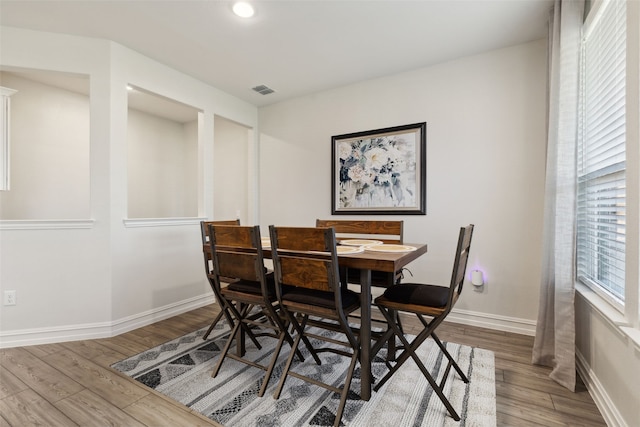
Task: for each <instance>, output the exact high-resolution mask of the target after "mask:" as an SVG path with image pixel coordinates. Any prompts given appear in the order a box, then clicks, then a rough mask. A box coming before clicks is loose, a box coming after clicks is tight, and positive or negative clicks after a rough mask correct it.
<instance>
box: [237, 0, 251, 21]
mask: <svg viewBox="0 0 640 427" xmlns="http://www.w3.org/2000/svg"><path fill="white" fill-rule="evenodd" d="M233 13H235V14H236V15H238V16H239V17H241V18H251V17H252V16H253V14H254V13H255V10H253V6H251V5H250V4H249V3H247V2H246V1H237V2H235V3H234V4H233Z"/></svg>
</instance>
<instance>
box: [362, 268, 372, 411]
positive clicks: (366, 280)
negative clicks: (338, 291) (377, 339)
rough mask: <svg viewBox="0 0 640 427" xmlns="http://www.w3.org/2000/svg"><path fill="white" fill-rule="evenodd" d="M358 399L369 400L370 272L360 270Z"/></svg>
mask: <svg viewBox="0 0 640 427" xmlns="http://www.w3.org/2000/svg"><path fill="white" fill-rule="evenodd" d="M360 397H361V398H362V400H369V399H370V398H371V270H360Z"/></svg>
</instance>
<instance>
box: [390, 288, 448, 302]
mask: <svg viewBox="0 0 640 427" xmlns="http://www.w3.org/2000/svg"><path fill="white" fill-rule="evenodd" d="M383 295H384V297H385V298H386V299H387V300H389V301H393V302H398V303H402V304H415V305H424V306H427V307H444V306H445V305H447V303H448V302H449V287H447V286H437V285H425V284H422V283H401V284H399V285H396V286H392V287H390V288H387V289H386V290H385V291H384V294H383Z"/></svg>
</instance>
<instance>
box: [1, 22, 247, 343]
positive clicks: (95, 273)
mask: <svg viewBox="0 0 640 427" xmlns="http://www.w3.org/2000/svg"><path fill="white" fill-rule="evenodd" d="M0 65H3V66H6V67H14V68H25V69H37V70H51V71H60V72H68V73H76V74H83V75H88V76H89V79H90V98H89V105H90V129H91V131H90V133H91V135H90V158H89V161H90V209H89V211H88V212H87V214H86V217H85V218H76V219H75V220H74V221H63V220H57V219H55V218H54V219H52V218H43V219H41V220H38V221H20V220H12V221H0V292H1V291H3V290H7V289H13V290H16V291H17V302H18V303H17V305H15V306H9V307H7V306H0V347H3V346H15V345H28V344H37V343H46V342H58V341H65V340H74V339H84V338H96V337H100V336H111V335H113V334H116V333H119V332H122V331H125V330H129V329H132V328H135V327H137V326H140V325H143V324H148V323H151V322H153V321H157V320H159V319H162V318H164V317H167V316H170V315H173V314H176V313H179V312H182V311H184V310H188V309H191V308H193V307H196V306H200V305H203V304H206V303H208V302H210V301H211V300H212V299H211V292H210V289H209V287H208V285H207V283H206V280H205V278H204V272H203V270H202V258H201V257H202V251H201V243H200V231H199V219H200V218H212V216H213V205H214V198H215V195H214V189H213V169H214V167H213V162H211V159H212V158H213V156H214V153H213V147H214V143H215V141H214V135H213V121H214V116H216V115H219V116H223V117H227V118H229V119H230V120H233V121H235V122H237V123H242V124H244V125H245V126H247V127H250V128H256V127H257V109H256V107H254V106H252V105H250V104H247V103H246V102H244V101H241V100H238V99H237V98H234V97H232V96H230V95H228V94H226V93H224V92H221V91H219V90H217V89H215V88H213V87H211V86H208V85H205V84H203V83H202V82H199V81H197V80H195V79H193V78H192V77H189V76H186V75H184V74H181V73H179V72H177V71H175V70H173V69H171V68H169V67H166V66H164V65H162V64H159V63H157V62H155V61H153V60H151V59H149V58H146V57H144V56H141V55H139V54H138V53H136V52H134V51H131V50H129V49H127V48H124V47H122V46H120V45H117V44H115V43H112V42H108V41H103V40H95V39H88V38H82V37H74V36H66V35H60V34H51V33H42V32H37V31H30V30H22V29H16V28H9V27H0ZM127 84H133V85H135V86H137V87H139V88H142V89H145V90H147V91H149V92H153V93H156V94H158V95H160V96H164V97H166V98H170V99H174V100H176V101H178V102H180V103H183V104H186V105H190V106H193V107H194V108H195V109H197V110H199V111H202V113H199V114H198V115H199V120H198V124H197V128H198V152H197V155H198V157H197V158H198V160H197V164H198V166H197V168H193V169H194V170H193V171H191V173H192V174H194V176H197V185H196V187H197V188H195V189H193V190H192V191H196V193H197V200H198V205H197V214H196V215H197V216H195V217H193V218H191V219H188V220H184V219H182V220H180V221H170V220H167V221H164V222H153V221H151V222H149V221H144V220H141V221H132V220H129V219H128V216H127V215H128V213H127V206H128V196H127V194H128V181H127V178H128V177H127V163H128V160H127V157H128V153H127V110H128V108H127V90H126V87H127ZM194 126H195V125H194ZM188 132H193V129H191V130H188ZM236 191H241V192H242V191H245V192H246V189H238V190H236ZM251 214H252V215H253V213H251Z"/></svg>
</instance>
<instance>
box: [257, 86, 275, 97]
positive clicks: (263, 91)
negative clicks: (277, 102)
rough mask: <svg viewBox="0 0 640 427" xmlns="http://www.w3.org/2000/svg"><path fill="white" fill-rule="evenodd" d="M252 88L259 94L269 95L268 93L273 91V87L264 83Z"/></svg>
mask: <svg viewBox="0 0 640 427" xmlns="http://www.w3.org/2000/svg"><path fill="white" fill-rule="evenodd" d="M253 90H255V91H256V92H258V93H259V94H260V95H269V94H270V93H273V92H275V91H274V90H273V89H271V88H270V87H268V86H265V85H260V86H256V87H254V88H253Z"/></svg>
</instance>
